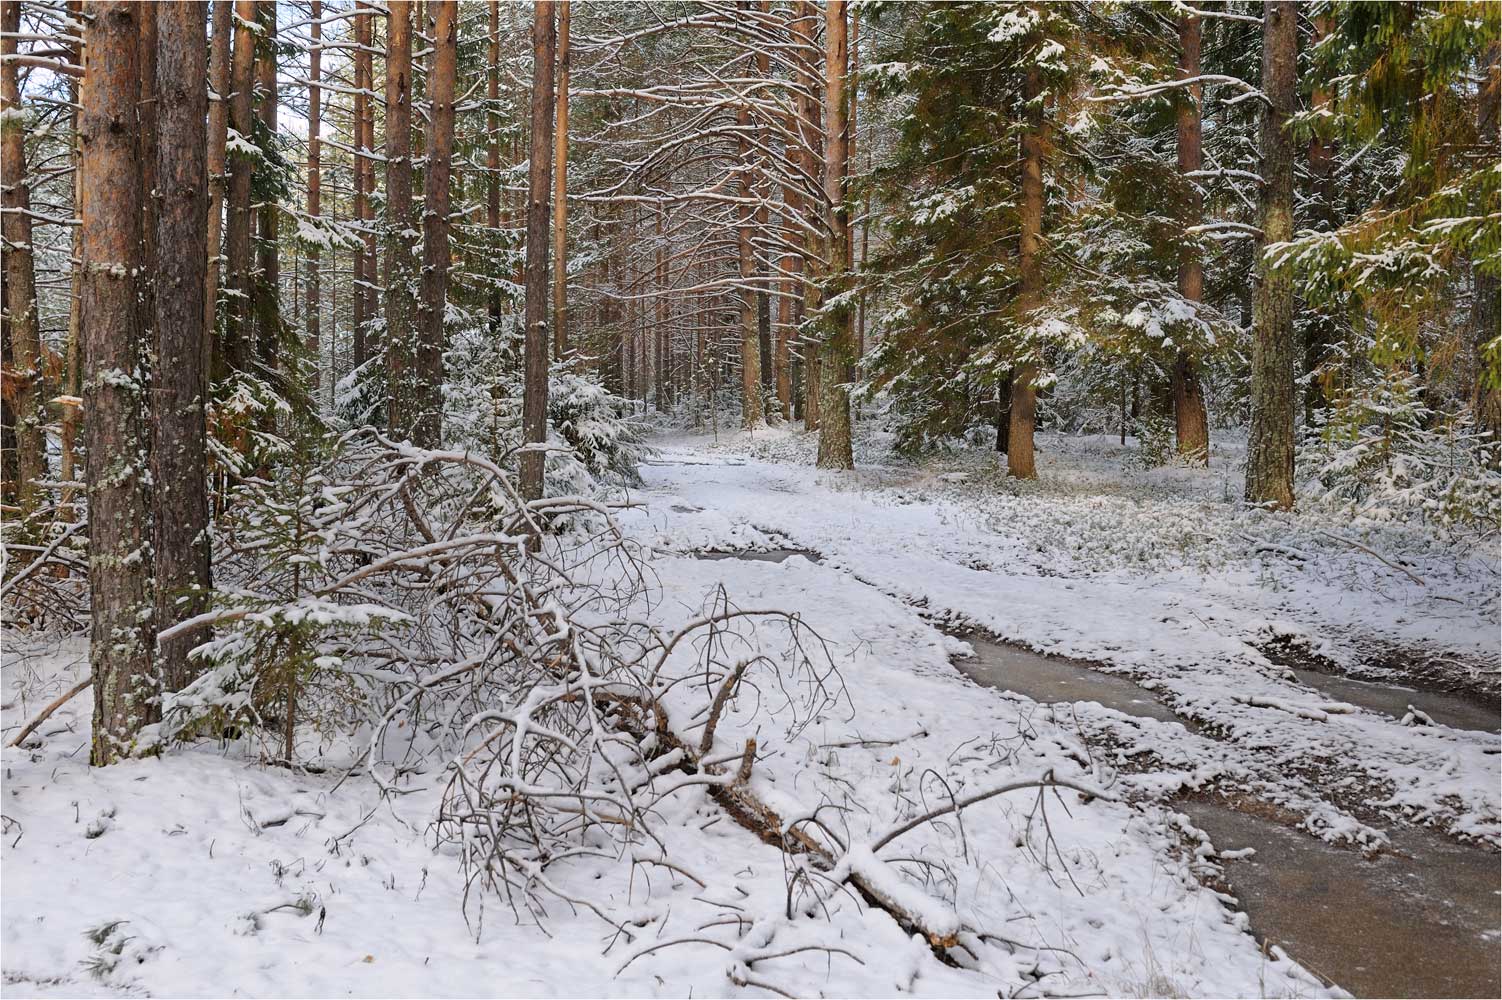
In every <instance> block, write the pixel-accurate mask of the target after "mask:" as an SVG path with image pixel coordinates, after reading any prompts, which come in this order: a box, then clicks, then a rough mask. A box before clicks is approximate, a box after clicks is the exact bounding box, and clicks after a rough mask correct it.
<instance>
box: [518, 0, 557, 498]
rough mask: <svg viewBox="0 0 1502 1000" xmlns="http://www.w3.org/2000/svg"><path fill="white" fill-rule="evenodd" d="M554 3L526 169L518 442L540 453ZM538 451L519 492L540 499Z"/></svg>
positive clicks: (535, 29) (541, 52) (529, 457)
mask: <svg viewBox="0 0 1502 1000" xmlns="http://www.w3.org/2000/svg"><path fill="white" fill-rule="evenodd" d="M554 37H555V36H554V30H553V3H552V0H538V3H537V5H536V7H535V8H534V9H533V12H532V107H531V112H532V120H531V126H530V131H529V142H528V153H529V163H528V168H527V270H526V310H525V315H524V317H523V319H524V322H525V323H526V335H525V341H524V346H523V351H522V353H523V362H522V364H523V369H524V375H523V377H524V380H525V384H524V386H523V389H522V440H523V441H524V442H525V443H526V444H529V445H536V446H538V447H539V448H540V447H541V446H542V445H543V444H544V443H545V442H546V441H547V437H548V231H549V215H550V214H551V213H550V211H549V209H550V207H551V205H550V198H549V194H550V192H549V190H548V188H549V184H548V182H549V180H550V179H551V177H552V172H553V45H554ZM544 457H545V456H544V454H543V453H542V451H540V450H537V451H524V452H522V457H521V484H520V485H521V491H522V496H523V497H525V498H526V499H528V500H535V499H537V498H538V497H540V496H542V473H543V459H544Z"/></svg>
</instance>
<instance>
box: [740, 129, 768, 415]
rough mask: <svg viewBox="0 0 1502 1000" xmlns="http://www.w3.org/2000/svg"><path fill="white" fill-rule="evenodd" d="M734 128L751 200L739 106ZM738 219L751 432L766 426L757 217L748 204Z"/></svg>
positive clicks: (744, 191) (744, 388)
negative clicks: (755, 242)
mask: <svg viewBox="0 0 1502 1000" xmlns="http://www.w3.org/2000/svg"><path fill="white" fill-rule="evenodd" d="M735 121H736V125H737V126H738V127H739V129H740V134H739V136H738V138H737V142H738V144H739V147H740V160H741V167H740V196H741V198H743V199H750V198H751V197H753V195H754V190H753V183H752V180H751V176H752V167H751V159H752V154H751V148H750V144H749V143H748V142H747V141H746V133H747V131H749V129H750V128H751V111H750V109H749V108H748V107H746V105H744V104H742V105H741V106H740V107H739V108H737V109H736V113H735ZM736 214H737V215H738V216H739V220H738V224H737V225H736V227H735V242H736V251H737V253H736V257H737V259H738V261H739V266H740V279H741V280H740V287H739V288H738V289H737V290H736V298H737V299H739V301H740V327H741V426H742V427H744V428H747V429H748V430H749V429H752V428H756V427H761V426H763V425H764V424H765V423H766V415H765V414H764V413H762V404H761V338H760V331H759V329H758V327H757V316H756V299H757V295H756V259H755V251H754V249H753V246H752V242H751V237H752V226H753V223H754V222H755V218H756V214H755V211H754V210H753V209H752V208H751V206H750V205H749V204H744V203H743V204H741V205H740V206H739V208H738V209H737V210H736Z"/></svg>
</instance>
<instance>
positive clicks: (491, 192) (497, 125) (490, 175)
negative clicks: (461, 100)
mask: <svg viewBox="0 0 1502 1000" xmlns="http://www.w3.org/2000/svg"><path fill="white" fill-rule="evenodd" d="M487 76H488V77H489V79H488V80H487V87H488V90H487V95H488V97H489V99H490V110H489V113H488V115H487V120H488V125H489V129H490V141H489V142H488V143H487V144H486V146H487V149H486V151H485V168H486V175H485V176H486V185H485V225H486V227H487V228H489V230H490V232H491V234H492V236H493V235H494V234H495V233H496V231H497V230H499V229H500V228H501V0H490V60H489V65H488V67H487ZM486 298H487V302H488V305H489V307H490V333H491V336H496V335H497V334H499V332H500V328H501V290H500V288H499V287H493V288H491V290H490V294H489V295H488V296H487V297H486Z"/></svg>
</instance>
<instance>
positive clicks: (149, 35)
mask: <svg viewBox="0 0 1502 1000" xmlns="http://www.w3.org/2000/svg"><path fill="white" fill-rule="evenodd" d="M157 16H158V5H157V4H154V3H151V4H146V5H144V7H143V9H142V10H141V12H140V13H139V14H138V15H137V25H138V27H137V34H136V46H137V48H136V72H137V73H139V74H140V78H141V91H140V99H139V102H138V103H137V105H136V123H137V124H136V127H137V128H138V129H139V130H140V134H139V135H138V136H137V139H136V142H137V150H138V152H139V153H140V157H141V159H140V166H139V167H138V168H137V171H136V176H137V177H139V178H140V184H141V267H142V268H143V273H145V274H155V273H156V268H157V257H156V216H157V202H158V200H159V198H158V192H157V188H156V151H157V136H156V119H157V107H156V104H157V102H156V54H157V23H156V22H157ZM136 294H137V295H138V296H139V298H138V299H137V308H138V309H139V310H140V313H141V320H140V322H141V336H142V337H143V338H144V339H145V341H146V343H148V344H149V343H151V342H152V339H153V338H152V333H151V330H152V325H153V324H154V323H155V322H156V311H155V307H154V306H153V299H154V298H155V296H156V282H154V281H141V282H138V283H137V285H136ZM149 360H150V358H149V356H148V361H149ZM150 407H151V403H150V401H149V400H148V403H147V409H148V413H149V410H150ZM155 427H156V425H155V422H154V421H152V420H151V419H150V417H149V416H148V418H147V423H146V431H147V435H148V437H149V436H150V435H151V434H152V433H153V432H154V430H155Z"/></svg>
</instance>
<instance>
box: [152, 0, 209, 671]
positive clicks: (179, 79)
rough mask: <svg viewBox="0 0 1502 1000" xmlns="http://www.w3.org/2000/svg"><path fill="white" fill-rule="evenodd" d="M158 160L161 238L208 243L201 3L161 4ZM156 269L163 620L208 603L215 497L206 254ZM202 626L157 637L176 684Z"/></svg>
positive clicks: (156, 528) (164, 666)
mask: <svg viewBox="0 0 1502 1000" xmlns="http://www.w3.org/2000/svg"><path fill="white" fill-rule="evenodd" d="M157 11H158V14H157V35H158V40H157V65H156V100H157V165H156V166H157V169H156V183H157V190H158V192H159V193H160V198H161V201H160V205H159V207H158V209H157V213H156V214H157V220H156V226H157V231H156V237H157V239H156V242H157V246H159V247H192V246H202V245H204V244H205V243H206V242H207V239H208V162H207V160H208V141H207V135H206V125H205V120H206V118H207V115H208V94H207V92H206V91H205V90H204V88H203V84H202V83H201V81H202V80H203V78H204V74H205V72H206V68H205V62H204V59H205V56H204V45H203V36H204V12H205V5H204V4H202V3H195V2H190V0H175V2H171V3H164V4H161V5H160V6H159V7H158V8H157ZM174 258H175V259H174V262H173V266H171V267H162V268H159V269H158V271H157V273H156V275H155V283H156V302H155V319H156V321H155V323H154V324H153V333H154V336H155V340H156V356H157V359H158V361H159V363H158V365H157V369H156V373H155V379H154V381H153V386H152V389H153V391H152V400H153V404H154V405H153V418H154V422H155V424H156V428H155V437H154V440H153V442H152V449H151V478H152V483H153V484H154V489H153V491H152V500H153V507H154V510H155V515H156V516H155V519H154V520H153V522H152V523H153V536H152V538H153V547H154V549H155V557H156V618H157V624H158V627H159V628H166V627H167V626H169V625H172V624H174V623H175V622H178V621H181V620H182V619H184V618H189V617H191V616H193V615H195V614H198V613H199V612H200V611H202V610H203V607H204V597H205V595H206V594H207V592H208V589H209V504H208V495H207V493H206V492H205V484H206V481H207V477H208V467H207V457H206V453H205V446H204V432H205V424H204V402H205V400H206V399H207V398H208V380H207V378H206V373H205V371H204V367H203V360H204V349H203V345H204V341H205V340H206V339H207V336H208V334H207V330H206V327H205V318H206V317H205V312H204V300H203V288H204V282H205V280H206V276H205V273H204V272H205V271H206V270H207V267H208V259H207V257H205V256H204V255H202V254H196V253H187V254H181V255H174ZM205 638H207V635H206V634H205V633H204V632H196V633H191V634H188V635H183V636H179V637H178V638H176V639H171V640H169V641H167V642H164V643H162V644H161V647H160V648H159V650H158V657H159V659H158V664H157V665H158V669H159V670H160V671H161V674H162V681H163V684H164V685H165V686H166V688H167V689H168V690H172V691H176V690H178V689H180V688H182V687H183V686H184V685H185V684H187V682H188V681H189V680H191V679H192V677H193V674H194V671H193V670H192V668H191V667H190V665H189V662H188V651H189V650H191V649H192V648H193V647H194V646H196V645H198V644H199V643H200V642H202V641H203V640H204V639H205Z"/></svg>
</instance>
